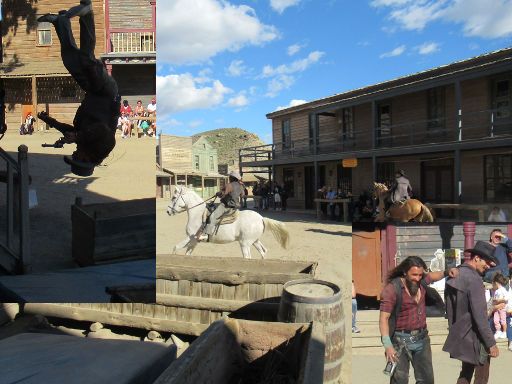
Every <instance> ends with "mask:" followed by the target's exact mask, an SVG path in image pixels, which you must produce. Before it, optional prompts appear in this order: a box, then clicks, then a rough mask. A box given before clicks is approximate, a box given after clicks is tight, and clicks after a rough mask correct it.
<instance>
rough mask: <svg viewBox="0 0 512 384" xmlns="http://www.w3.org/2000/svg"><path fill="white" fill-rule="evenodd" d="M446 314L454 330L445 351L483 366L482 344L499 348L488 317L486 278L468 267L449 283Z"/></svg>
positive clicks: (455, 357) (451, 355)
mask: <svg viewBox="0 0 512 384" xmlns="http://www.w3.org/2000/svg"><path fill="white" fill-rule="evenodd" d="M445 295H446V313H447V317H448V324H449V327H450V330H449V333H448V337H447V338H446V342H445V343H444V346H443V351H445V352H449V353H450V357H451V358H454V359H458V360H461V361H464V362H466V363H470V364H473V365H479V364H481V362H480V359H479V357H480V344H481V343H482V344H483V345H484V347H485V348H486V350H487V351H488V350H489V348H490V347H492V346H493V345H496V341H495V340H494V336H493V334H492V331H491V328H490V326H489V320H488V317H487V303H486V301H485V290H484V285H483V282H482V277H481V276H480V275H479V274H478V272H477V271H475V270H474V269H473V268H471V267H470V266H468V265H466V264H464V265H462V266H461V267H460V269H459V276H457V277H456V278H450V279H448V280H447V281H446V288H445Z"/></svg>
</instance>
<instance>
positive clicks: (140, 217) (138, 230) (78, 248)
mask: <svg viewBox="0 0 512 384" xmlns="http://www.w3.org/2000/svg"><path fill="white" fill-rule="evenodd" d="M71 225H72V256H73V259H74V260H75V261H76V262H77V263H78V264H79V265H80V266H87V265H93V264H97V263H104V262H112V261H118V260H128V259H142V258H153V257H155V253H156V228H155V225H156V215H155V199H153V198H148V199H138V200H128V201H119V202H114V203H103V204H88V205H83V204H82V203H81V199H79V198H78V199H77V201H76V203H75V204H74V205H72V206H71Z"/></svg>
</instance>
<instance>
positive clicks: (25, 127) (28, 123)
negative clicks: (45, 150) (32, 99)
mask: <svg viewBox="0 0 512 384" xmlns="http://www.w3.org/2000/svg"><path fill="white" fill-rule="evenodd" d="M35 121H36V118H35V117H34V116H32V112H29V113H27V116H26V117H25V121H24V122H23V124H21V127H20V135H31V134H32V133H34V123H35Z"/></svg>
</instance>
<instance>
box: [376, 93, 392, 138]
mask: <svg viewBox="0 0 512 384" xmlns="http://www.w3.org/2000/svg"><path fill="white" fill-rule="evenodd" d="M377 111H378V112H377V119H378V121H377V125H378V127H377V129H378V130H377V142H378V144H379V145H391V104H389V103H383V104H379V105H378V107H377Z"/></svg>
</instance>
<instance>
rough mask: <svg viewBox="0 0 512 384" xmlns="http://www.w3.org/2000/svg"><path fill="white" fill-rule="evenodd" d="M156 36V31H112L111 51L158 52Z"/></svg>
mask: <svg viewBox="0 0 512 384" xmlns="http://www.w3.org/2000/svg"><path fill="white" fill-rule="evenodd" d="M155 36H156V34H155V32H154V31H151V32H148V31H139V32H134V31H126V32H123V31H116V32H111V33H110V52H109V53H140V52H146V53H154V52H156V39H155Z"/></svg>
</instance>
